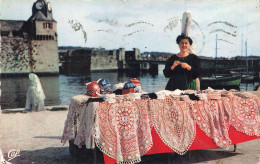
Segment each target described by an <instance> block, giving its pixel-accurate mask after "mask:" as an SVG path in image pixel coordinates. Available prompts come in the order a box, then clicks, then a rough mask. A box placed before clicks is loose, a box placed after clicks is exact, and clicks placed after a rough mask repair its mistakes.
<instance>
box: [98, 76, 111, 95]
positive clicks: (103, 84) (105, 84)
mask: <svg viewBox="0 0 260 164" xmlns="http://www.w3.org/2000/svg"><path fill="white" fill-rule="evenodd" d="M98 84H99V86H100V90H101V94H107V93H111V92H112V88H111V84H110V82H109V81H108V80H107V79H103V78H102V79H99V80H98Z"/></svg>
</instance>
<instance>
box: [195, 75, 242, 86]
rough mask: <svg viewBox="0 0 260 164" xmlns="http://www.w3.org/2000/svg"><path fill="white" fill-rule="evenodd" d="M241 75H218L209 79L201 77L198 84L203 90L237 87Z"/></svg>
mask: <svg viewBox="0 0 260 164" xmlns="http://www.w3.org/2000/svg"><path fill="white" fill-rule="evenodd" d="M240 83H241V75H219V76H211V77H202V78H201V80H200V84H201V86H202V87H203V88H207V87H213V88H214V87H223V88H225V87H239V85H240Z"/></svg>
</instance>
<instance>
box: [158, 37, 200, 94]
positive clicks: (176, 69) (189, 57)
mask: <svg viewBox="0 0 260 164" xmlns="http://www.w3.org/2000/svg"><path fill="white" fill-rule="evenodd" d="M176 42H177V44H178V45H179V48H180V52H179V53H178V54H176V55H173V56H171V57H170V58H169V59H168V60H167V62H166V64H165V68H164V70H163V73H164V76H165V77H168V78H170V80H169V81H168V83H167V85H166V88H165V89H166V90H171V91H173V90H175V89H180V90H186V89H193V90H196V82H195V79H196V78H198V77H199V75H200V74H199V73H200V62H199V58H198V57H197V56H196V55H194V54H192V53H189V49H190V46H191V45H192V39H191V38H190V37H188V36H185V35H179V36H178V37H177V39H176Z"/></svg>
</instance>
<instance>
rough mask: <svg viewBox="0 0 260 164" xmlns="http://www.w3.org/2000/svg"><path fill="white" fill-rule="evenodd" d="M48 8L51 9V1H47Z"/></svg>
mask: <svg viewBox="0 0 260 164" xmlns="http://www.w3.org/2000/svg"><path fill="white" fill-rule="evenodd" d="M48 10H49V11H51V3H50V2H49V3H48Z"/></svg>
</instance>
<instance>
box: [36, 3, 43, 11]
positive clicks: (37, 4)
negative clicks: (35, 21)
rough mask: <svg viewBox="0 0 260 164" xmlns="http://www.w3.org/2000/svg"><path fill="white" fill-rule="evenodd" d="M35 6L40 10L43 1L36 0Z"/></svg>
mask: <svg viewBox="0 0 260 164" xmlns="http://www.w3.org/2000/svg"><path fill="white" fill-rule="evenodd" d="M35 7H36V9H38V10H40V9H42V7H43V3H42V2H37V3H36V4H35Z"/></svg>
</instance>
